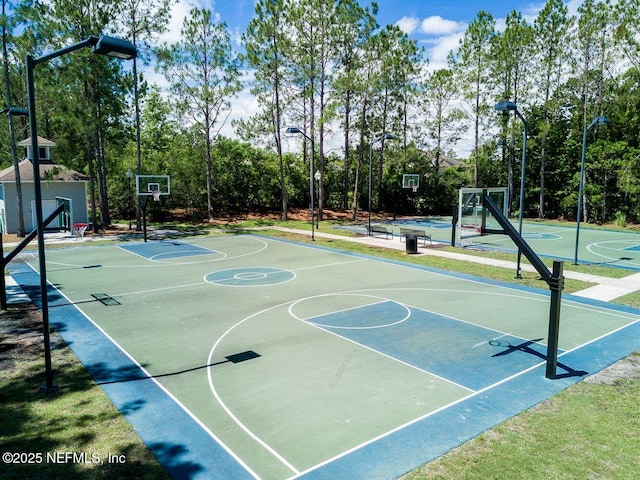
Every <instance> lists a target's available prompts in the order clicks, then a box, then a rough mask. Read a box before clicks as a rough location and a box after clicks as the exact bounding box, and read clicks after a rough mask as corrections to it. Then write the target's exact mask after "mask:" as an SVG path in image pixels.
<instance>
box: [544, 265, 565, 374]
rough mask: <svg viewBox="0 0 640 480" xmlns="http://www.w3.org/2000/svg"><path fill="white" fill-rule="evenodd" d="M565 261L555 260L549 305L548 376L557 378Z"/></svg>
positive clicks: (550, 280) (550, 283)
mask: <svg viewBox="0 0 640 480" xmlns="http://www.w3.org/2000/svg"><path fill="white" fill-rule="evenodd" d="M563 270H564V262H560V261H558V260H554V262H553V273H552V274H551V278H550V279H549V289H550V290H551V305H550V307H549V335H548V342H547V372H546V377H547V378H549V379H551V380H553V379H555V378H556V368H557V366H558V334H559V331H560V305H561V304H562V290H563V288H564V277H563Z"/></svg>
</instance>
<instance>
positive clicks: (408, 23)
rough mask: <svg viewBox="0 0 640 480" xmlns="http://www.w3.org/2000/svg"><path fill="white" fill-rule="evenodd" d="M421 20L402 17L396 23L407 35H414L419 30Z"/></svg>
mask: <svg viewBox="0 0 640 480" xmlns="http://www.w3.org/2000/svg"><path fill="white" fill-rule="evenodd" d="M419 23H420V19H419V18H416V17H402V18H401V19H400V20H398V21H397V22H396V25H397V26H398V27H399V28H400V30H402V31H403V32H404V33H406V34H407V35H411V34H413V33H414V32H415V31H416V29H417V28H418V24H419Z"/></svg>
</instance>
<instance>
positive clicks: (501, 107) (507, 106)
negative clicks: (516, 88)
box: [494, 101, 518, 112]
mask: <svg viewBox="0 0 640 480" xmlns="http://www.w3.org/2000/svg"><path fill="white" fill-rule="evenodd" d="M494 108H495V109H496V110H497V111H499V112H509V111H512V110H513V111H515V110H518V106H517V105H516V104H515V102H509V101H504V102H499V103H496V106H495V107H494Z"/></svg>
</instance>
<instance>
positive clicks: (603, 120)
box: [573, 116, 611, 265]
mask: <svg viewBox="0 0 640 480" xmlns="http://www.w3.org/2000/svg"><path fill="white" fill-rule="evenodd" d="M609 123H611V120H609V119H608V118H607V117H600V116H598V117H596V118H594V119H593V121H592V122H591V123H590V124H589V125H588V126H585V127H584V133H583V134H582V155H581V157H580V182H579V187H578V214H577V218H576V248H575V255H574V257H573V264H574V265H578V240H579V238H580V217H582V189H583V187H584V162H585V157H586V153H587V133H588V132H589V130H591V128H593V126H594V125H608V124H609Z"/></svg>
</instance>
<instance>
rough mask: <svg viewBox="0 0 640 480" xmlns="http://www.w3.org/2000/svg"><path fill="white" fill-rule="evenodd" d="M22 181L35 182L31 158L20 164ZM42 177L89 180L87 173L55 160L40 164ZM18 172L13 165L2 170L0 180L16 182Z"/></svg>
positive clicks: (48, 178) (72, 180) (74, 180)
mask: <svg viewBox="0 0 640 480" xmlns="http://www.w3.org/2000/svg"><path fill="white" fill-rule="evenodd" d="M18 168H19V170H20V181H21V182H33V164H32V163H31V160H22V161H21V162H20V163H19V164H18ZM40 179H41V180H44V181H48V182H51V181H53V182H87V181H89V177H87V176H86V175H85V174H83V173H80V172H76V171H75V170H71V169H70V168H67V167H65V166H63V165H58V164H55V163H53V162H48V163H41V164H40ZM15 181H16V174H15V169H14V167H13V165H11V166H9V167H8V168H5V169H4V170H2V171H0V182H15Z"/></svg>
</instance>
